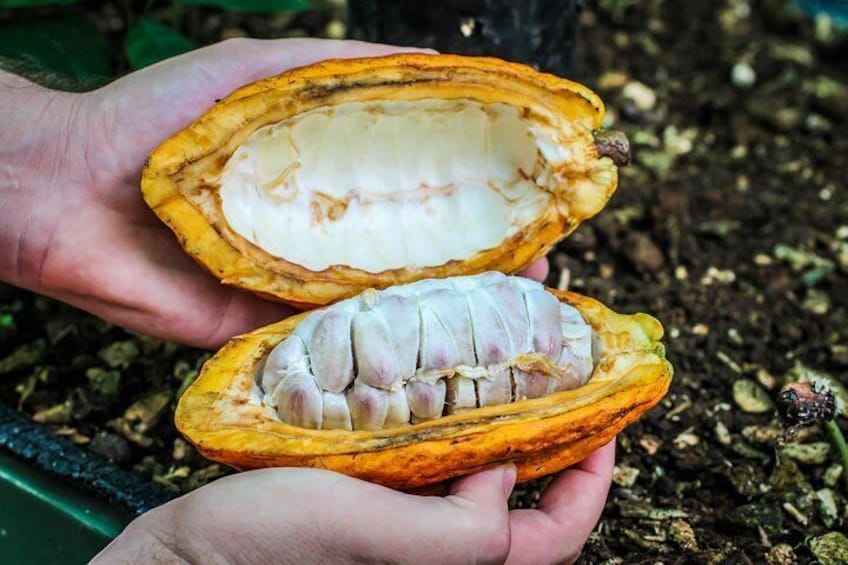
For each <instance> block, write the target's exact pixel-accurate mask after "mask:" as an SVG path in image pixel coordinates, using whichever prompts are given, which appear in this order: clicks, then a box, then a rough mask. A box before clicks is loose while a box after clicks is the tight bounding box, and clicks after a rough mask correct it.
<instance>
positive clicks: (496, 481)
mask: <svg viewBox="0 0 848 565" xmlns="http://www.w3.org/2000/svg"><path fill="white" fill-rule="evenodd" d="M516 475H517V470H516V468H515V465H512V464H509V465H501V466H500V467H495V468H494V469H487V470H485V471H481V472H479V473H475V474H473V475H468V476H467V477H462V478H461V479H459V480H457V481H456V482H455V483H454V484H453V486H452V487H451V490H450V493H451V495H452V496H456V497H460V498H463V499H466V500H470V501H473V502H475V503H478V504H479V503H483V502H486V501H489V500H495V499H501V498H502V499H503V500H504V501H507V500H508V499H509V495H510V494H512V489H513V487H514V486H515V478H516Z"/></svg>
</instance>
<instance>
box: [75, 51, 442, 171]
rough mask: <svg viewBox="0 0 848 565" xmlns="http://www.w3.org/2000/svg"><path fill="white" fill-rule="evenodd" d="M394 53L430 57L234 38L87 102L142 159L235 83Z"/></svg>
mask: <svg viewBox="0 0 848 565" xmlns="http://www.w3.org/2000/svg"><path fill="white" fill-rule="evenodd" d="M397 52H424V53H433V51H432V50H429V49H415V48H404V47H394V46H391V45H380V44H375V43H364V42H361V41H346V40H330V39H309V38H307V39H241V38H239V39H231V40H228V41H222V42H220V43H216V44H214V45H210V46H208V47H203V48H201V49H196V50H194V51H190V52H188V53H184V54H182V55H179V56H177V57H173V58H171V59H167V60H165V61H161V62H159V63H156V64H155V65H151V66H150V67H146V68H144V69H141V70H139V71H136V72H134V73H131V74H129V75H127V76H125V77H123V78H121V79H119V80H117V81H115V82H113V83H111V84H109V85H106V86H105V87H103V88H101V89H100V90H99V91H97V92H96V93H95V96H93V97H91V100H92V103H93V106H94V107H95V108H96V110H97V114H99V115H100V116H101V120H103V121H104V124H103V125H102V127H103V129H105V130H107V132H108V133H109V137H110V138H111V140H112V141H114V143H113V145H117V146H119V147H126V148H136V151H137V152H138V155H133V156H131V157H132V158H136V159H143V158H144V157H145V156H146V155H147V153H149V152H150V151H151V150H152V149H153V148H154V147H156V145H158V144H159V142H161V141H162V140H163V139H165V138H166V137H168V136H169V135H172V134H173V133H175V132H177V131H178V130H180V129H182V128H184V127H186V126H187V125H188V124H190V123H191V122H192V121H193V120H195V119H196V118H197V117H198V116H200V114H202V113H203V112H204V111H205V110H207V109H208V108H210V107H211V106H212V105H213V104H214V103H215V101H216V100H218V99H221V98H224V97H225V96H227V95H228V94H230V93H231V92H232V91H234V90H235V89H237V88H239V87H240V86H243V85H245V84H248V83H251V82H255V81H257V80H259V79H262V78H266V77H269V76H273V75H276V74H279V73H281V72H283V71H286V70H288V69H292V68H295V67H301V66H304V65H309V64H312V63H315V62H318V61H322V60H325V59H349V58H354V57H377V56H382V55H388V54H391V53H397ZM128 117H129V118H130V119H129V121H131V123H132V127H129V128H128V127H125V126H126V123H125V122H127V121H128ZM122 134H123V137H124V138H125V139H122V138H121V137H122ZM139 162H140V161H139Z"/></svg>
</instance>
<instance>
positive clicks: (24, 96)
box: [0, 70, 83, 290]
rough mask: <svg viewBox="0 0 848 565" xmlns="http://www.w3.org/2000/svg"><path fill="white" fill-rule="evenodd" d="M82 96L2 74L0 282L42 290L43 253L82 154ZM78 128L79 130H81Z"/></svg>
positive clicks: (0, 83)
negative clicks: (67, 183) (65, 184)
mask: <svg viewBox="0 0 848 565" xmlns="http://www.w3.org/2000/svg"><path fill="white" fill-rule="evenodd" d="M82 96H83V95H80V94H72V93H67V92H59V91H55V90H50V89H48V88H45V87H42V86H39V85H36V84H34V83H32V82H30V81H28V80H26V79H24V78H22V77H19V76H16V75H13V74H10V73H6V72H5V71H2V70H0V115H3V116H4V117H5V123H4V124H3V127H2V128H0V217H2V218H3V222H2V223H0V249H3V250H4V253H0V280H2V281H5V282H9V283H11V284H15V285H18V286H23V287H26V288H30V289H33V290H38V289H39V287H40V283H39V279H40V269H41V264H42V262H43V259H44V254H45V252H46V249H47V245H48V242H49V239H50V235H51V233H52V227H53V226H54V225H55V223H54V222H55V220H56V219H57V215H58V213H59V212H60V210H61V209H62V197H63V194H62V190H61V188H62V183H63V181H64V180H65V179H67V178H68V177H73V176H74V174H73V173H72V172H71V171H70V168H71V167H70V166H69V165H70V164H72V163H74V159H75V156H76V155H79V154H81V153H82V151H78V150H79V149H81V148H80V147H78V146H77V145H76V144H75V139H76V138H77V137H78V134H77V133H76V132H77V131H78V123H77V122H78V120H79V113H80V112H79V108H80V100H81V98H82ZM80 129H81V128H80Z"/></svg>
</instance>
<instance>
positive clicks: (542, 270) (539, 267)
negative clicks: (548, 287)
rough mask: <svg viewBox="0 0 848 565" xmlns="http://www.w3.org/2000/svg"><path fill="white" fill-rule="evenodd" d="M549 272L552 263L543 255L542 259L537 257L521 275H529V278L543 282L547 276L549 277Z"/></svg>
mask: <svg viewBox="0 0 848 565" xmlns="http://www.w3.org/2000/svg"><path fill="white" fill-rule="evenodd" d="M549 272H550V264H549V263H548V259H547V258H546V257H542V258H541V259H536V260H535V261H534V262H533V263H531V264H530V266H528V267H527V268H526V269H524V270H523V271H521V272H520V273H519V275H521V276H522V277H527V278H528V279H533V280H535V281H539V282H543V281H544V280H545V279H546V278H548V273H549Z"/></svg>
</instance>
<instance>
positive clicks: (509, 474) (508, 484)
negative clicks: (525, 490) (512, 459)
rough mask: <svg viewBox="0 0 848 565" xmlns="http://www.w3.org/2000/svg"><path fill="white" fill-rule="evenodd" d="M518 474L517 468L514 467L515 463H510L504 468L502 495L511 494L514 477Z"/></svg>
mask: <svg viewBox="0 0 848 565" xmlns="http://www.w3.org/2000/svg"><path fill="white" fill-rule="evenodd" d="M517 476H518V469H516V468H515V465H513V464H512V463H510V464H509V465H507V466H506V468H505V469H504V474H503V488H504V496H506V497H508V496H509V495H510V494H512V488H513V487H514V486H515V478H516V477H517Z"/></svg>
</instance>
